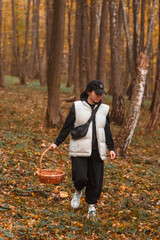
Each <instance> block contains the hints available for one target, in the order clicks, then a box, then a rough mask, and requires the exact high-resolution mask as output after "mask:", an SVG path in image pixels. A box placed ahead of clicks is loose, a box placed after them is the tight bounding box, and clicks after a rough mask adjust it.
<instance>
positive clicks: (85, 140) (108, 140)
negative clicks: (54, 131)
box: [51, 80, 115, 218]
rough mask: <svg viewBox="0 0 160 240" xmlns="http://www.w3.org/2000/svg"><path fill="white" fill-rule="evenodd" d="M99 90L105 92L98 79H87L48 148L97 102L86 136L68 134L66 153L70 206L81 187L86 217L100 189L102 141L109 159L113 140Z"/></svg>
mask: <svg viewBox="0 0 160 240" xmlns="http://www.w3.org/2000/svg"><path fill="white" fill-rule="evenodd" d="M103 94H106V92H105V91H104V86H103V84H102V83H101V81H99V80H92V81H90V82H89V83H88V84H87V87H86V90H85V91H84V92H83V93H82V94H81V96H80V100H79V101H75V102H74V103H73V105H72V106H71V109H70V112H69V114H68V117H67V119H66V121H65V123H64V125H63V127H62V129H61V131H60V133H59V136H58V137H57V139H56V141H55V143H53V144H52V145H51V148H52V149H55V148H56V147H57V146H59V145H60V144H61V143H62V142H63V141H64V140H65V139H66V137H67V136H68V134H69V133H70V131H71V129H72V128H73V127H74V126H79V125H81V124H84V123H86V122H87V120H88V119H89V118H90V116H91V114H92V111H93V109H95V108H96V107H97V106H98V105H99V107H98V110H97V112H96V115H95V117H94V118H93V120H92V122H91V123H90V125H89V129H88V132H87V134H86V136H85V137H82V138H80V139H77V140H75V139H73V138H72V136H71V138H70V146H69V155H70V156H71V160H72V179H73V182H74V186H75V193H74V196H73V199H72V200H71V207H72V208H74V209H76V208H78V207H79V205H80V199H81V196H82V190H83V188H84V187H85V201H86V203H88V204H89V208H88V215H87V217H88V218H89V217H90V216H93V217H95V216H96V209H95V204H96V203H97V200H98V199H99V197H100V195H101V191H102V183H103V169H104V160H105V159H106V145H107V147H108V149H109V152H110V157H111V159H114V158H115V152H114V142H113V139H112V133H111V131H110V120H109V106H108V105H106V104H103V103H102V101H101V98H102V95H103Z"/></svg>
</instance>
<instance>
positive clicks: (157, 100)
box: [147, 0, 160, 132]
mask: <svg viewBox="0 0 160 240" xmlns="http://www.w3.org/2000/svg"><path fill="white" fill-rule="evenodd" d="M153 99H154V101H152V112H151V117H150V120H149V122H148V125H147V131H148V132H153V131H155V130H156V129H157V125H158V120H159V119H160V0H159V41H158V58H157V71H156V81H155V90H154V98H153Z"/></svg>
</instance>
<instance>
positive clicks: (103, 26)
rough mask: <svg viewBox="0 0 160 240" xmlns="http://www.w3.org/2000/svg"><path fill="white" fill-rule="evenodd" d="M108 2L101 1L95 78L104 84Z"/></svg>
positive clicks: (106, 0)
mask: <svg viewBox="0 0 160 240" xmlns="http://www.w3.org/2000/svg"><path fill="white" fill-rule="evenodd" d="M108 12H109V1H108V0H103V5H102V13H101V22H100V34H99V42H98V57H97V76H96V78H97V79H99V80H101V81H102V82H103V83H104V84H105V79H106V39H107V25H108Z"/></svg>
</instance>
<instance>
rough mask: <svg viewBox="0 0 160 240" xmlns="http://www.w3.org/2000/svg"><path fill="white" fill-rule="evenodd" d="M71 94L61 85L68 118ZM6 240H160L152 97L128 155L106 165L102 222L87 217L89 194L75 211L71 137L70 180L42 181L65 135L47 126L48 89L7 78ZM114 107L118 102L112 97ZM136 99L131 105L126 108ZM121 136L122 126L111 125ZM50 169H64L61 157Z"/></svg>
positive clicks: (0, 202)
mask: <svg viewBox="0 0 160 240" xmlns="http://www.w3.org/2000/svg"><path fill="white" fill-rule="evenodd" d="M69 96H71V89H69V90H67V89H66V88H65V86H64V85H62V86H61V109H62V115H63V116H64V119H65V117H66V115H67V113H68V110H69V107H70V106H71V105H72V103H71V102H65V101H64V100H63V98H67V97H69ZM0 99H1V100H0V216H1V217H0V240H2V239H3V240H7V239H21V240H25V239H30V240H32V239H35V240H40V239H41V240H42V239H43V240H46V239H53V240H54V239H83V240H88V239H100V240H101V239H113V240H114V239H136V240H140V239H145V240H149V239H152V240H153V239H156V240H158V239H160V225H159V223H160V182H159V177H160V171H159V170H160V164H159V161H160V125H159V126H158V129H157V131H156V132H154V133H152V134H150V133H147V132H146V125H147V123H148V120H149V117H150V113H149V106H150V101H149V100H145V101H144V106H143V108H142V110H141V115H140V118H139V121H138V124H137V127H136V130H135V132H134V135H133V138H132V142H131V144H130V146H129V148H128V150H127V157H126V158H116V159H115V160H112V161H111V160H110V159H109V158H108V160H107V161H105V171H104V184H103V193H102V196H101V198H100V200H99V202H98V204H97V212H98V219H97V220H96V221H91V220H87V219H86V215H87V205H86V204H85V200H84V195H83V198H82V200H81V206H80V208H79V209H78V210H73V209H71V207H70V200H71V198H72V195H73V193H74V187H73V183H72V179H71V162H70V159H69V157H68V143H69V139H68V138H67V139H66V141H65V142H64V143H63V144H62V145H61V146H60V147H59V150H60V151H61V153H62V157H63V170H64V171H65V177H64V179H63V181H62V183H60V184H58V185H52V184H51V185H46V184H42V183H40V182H39V179H38V176H37V174H36V172H37V170H38V168H39V159H40V156H41V154H42V152H43V151H44V150H45V149H46V148H48V147H49V146H50V144H51V143H52V142H54V141H55V139H56V136H57V135H58V132H59V130H60V127H61V126H59V127H58V128H55V129H47V128H45V127H44V119H45V112H46V104H47V91H46V88H42V87H39V83H38V82H36V81H34V82H32V83H28V84H27V86H20V85H19V84H18V82H17V79H16V78H13V77H12V78H11V77H7V78H6V88H5V89H0ZM104 101H105V102H106V103H108V104H109V105H111V97H109V96H107V97H106V98H105V100H104ZM127 105H128V102H127V101H126V106H127ZM111 129H112V132H113V137H114V138H115V137H116V135H117V134H118V131H119V127H117V126H114V125H111ZM42 165H43V166H42V167H43V168H46V167H48V168H57V167H58V165H59V155H58V154H56V153H53V152H47V153H46V155H45V157H44V159H43V163H42Z"/></svg>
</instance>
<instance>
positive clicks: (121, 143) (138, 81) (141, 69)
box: [115, 53, 149, 156]
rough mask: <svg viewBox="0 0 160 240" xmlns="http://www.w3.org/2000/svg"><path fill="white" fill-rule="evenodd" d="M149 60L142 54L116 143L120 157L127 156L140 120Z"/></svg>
mask: <svg viewBox="0 0 160 240" xmlns="http://www.w3.org/2000/svg"><path fill="white" fill-rule="evenodd" d="M148 60H149V59H148V56H147V55H146V54H143V53H141V54H140V56H139V61H138V66H137V76H136V78H135V85H134V89H133V94H132V99H131V102H130V106H129V108H128V111H127V114H126V117H125V120H124V123H123V125H122V127H121V129H120V131H119V133H118V135H117V137H116V141H115V150H116V153H117V155H119V156H125V153H126V149H127V147H128V146H129V144H130V142H131V139H132V136H133V133H134V130H135V127H136V124H137V121H138V118H139V114H140V108H141V103H142V99H143V94H144V89H145V83H146V77H147V72H148Z"/></svg>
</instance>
